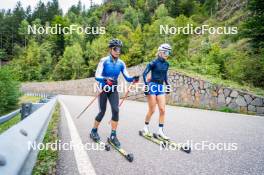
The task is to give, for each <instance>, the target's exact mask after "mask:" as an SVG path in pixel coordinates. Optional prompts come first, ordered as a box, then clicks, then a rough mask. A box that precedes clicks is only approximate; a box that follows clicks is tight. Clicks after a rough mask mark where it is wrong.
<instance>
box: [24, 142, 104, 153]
mask: <svg viewBox="0 0 264 175" xmlns="http://www.w3.org/2000/svg"><path fill="white" fill-rule="evenodd" d="M105 146H106V144H105V143H94V142H92V143H89V142H88V143H85V144H81V145H79V144H74V143H73V142H72V141H70V142H64V143H62V141H61V140H56V141H55V142H52V143H37V142H35V141H34V142H30V141H29V142H28V150H39V151H41V150H52V151H57V150H58V151H60V150H64V151H71V150H73V149H83V150H85V151H103V150H105Z"/></svg>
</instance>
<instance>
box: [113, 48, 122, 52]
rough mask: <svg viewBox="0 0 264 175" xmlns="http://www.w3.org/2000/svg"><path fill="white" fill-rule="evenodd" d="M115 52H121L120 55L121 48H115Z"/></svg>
mask: <svg viewBox="0 0 264 175" xmlns="http://www.w3.org/2000/svg"><path fill="white" fill-rule="evenodd" d="M113 50H114V51H115V52H119V53H120V52H121V48H120V47H114V48H113Z"/></svg>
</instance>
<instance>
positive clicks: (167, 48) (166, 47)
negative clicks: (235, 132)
mask: <svg viewBox="0 0 264 175" xmlns="http://www.w3.org/2000/svg"><path fill="white" fill-rule="evenodd" d="M158 51H171V46H170V45H169V44H167V43H164V44H161V45H160V46H159V48H158Z"/></svg>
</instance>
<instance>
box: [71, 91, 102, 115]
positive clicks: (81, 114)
mask: <svg viewBox="0 0 264 175" xmlns="http://www.w3.org/2000/svg"><path fill="white" fill-rule="evenodd" d="M103 92H104V91H102V92H100V93H98V94H97V95H96V96H95V97H94V99H93V100H92V101H91V102H90V103H89V104H88V106H87V107H86V108H84V110H82V112H81V113H80V114H79V115H78V116H77V117H76V118H77V119H79V118H80V117H81V116H82V114H83V113H84V112H85V111H86V110H87V109H88V108H89V107H90V106H91V105H92V104H93V102H94V101H95V100H96V99H97V98H98V97H99V96H100V95H101V94H102V93H103Z"/></svg>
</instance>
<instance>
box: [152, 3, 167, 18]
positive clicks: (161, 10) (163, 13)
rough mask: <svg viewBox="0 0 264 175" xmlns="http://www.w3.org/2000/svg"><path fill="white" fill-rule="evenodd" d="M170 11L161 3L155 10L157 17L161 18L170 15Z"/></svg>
mask: <svg viewBox="0 0 264 175" xmlns="http://www.w3.org/2000/svg"><path fill="white" fill-rule="evenodd" d="M168 14H169V12H168V10H167V8H166V7H165V5H164V4H161V5H159V7H158V8H157V9H156V10H155V18H156V19H160V18H162V17H165V16H168Z"/></svg>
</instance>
